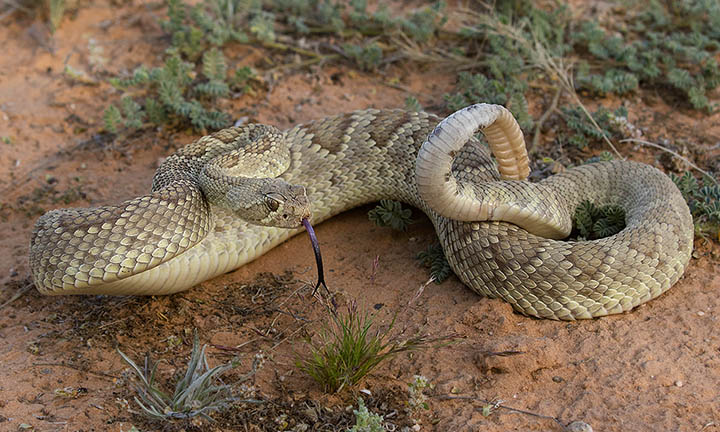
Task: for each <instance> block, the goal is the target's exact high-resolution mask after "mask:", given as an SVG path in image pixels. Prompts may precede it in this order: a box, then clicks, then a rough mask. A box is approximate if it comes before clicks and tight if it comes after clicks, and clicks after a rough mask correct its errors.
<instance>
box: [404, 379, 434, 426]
mask: <svg viewBox="0 0 720 432" xmlns="http://www.w3.org/2000/svg"><path fill="white" fill-rule="evenodd" d="M428 386H429V383H428V379H427V378H425V377H424V376H422V375H415V376H414V377H413V380H412V382H410V384H408V402H407V404H408V406H407V412H408V414H409V415H410V418H412V420H413V423H415V424H419V423H420V421H419V420H418V419H417V417H418V414H419V413H420V412H421V411H426V410H428V409H430V406H429V405H428V403H427V400H428V397H427V395H425V393H424V391H425V389H426V388H427V387H428Z"/></svg>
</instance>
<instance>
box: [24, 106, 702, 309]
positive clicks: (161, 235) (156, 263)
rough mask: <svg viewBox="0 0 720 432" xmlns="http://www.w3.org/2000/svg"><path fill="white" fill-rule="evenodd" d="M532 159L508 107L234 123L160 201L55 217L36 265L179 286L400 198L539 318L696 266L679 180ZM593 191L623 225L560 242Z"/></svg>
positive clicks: (184, 167) (503, 294) (166, 290)
mask: <svg viewBox="0 0 720 432" xmlns="http://www.w3.org/2000/svg"><path fill="white" fill-rule="evenodd" d="M478 130H480V131H482V132H483V133H484V134H485V136H486V138H487V141H488V144H489V148H488V146H486V145H485V144H483V143H482V142H481V141H480V140H478V139H476V138H475V137H474V134H475V133H476V132H477V131H478ZM491 150H492V151H494V152H495V156H494V158H493V156H492V154H491ZM527 166H528V164H527V153H526V151H525V146H524V141H523V138H522V133H521V132H520V130H519V127H518V126H517V123H516V122H515V120H514V119H513V118H512V116H511V115H510V114H509V112H508V111H507V110H505V109H504V108H502V107H500V106H496V105H486V104H478V105H473V106H470V107H467V108H465V109H463V110H461V111H458V112H456V113H455V114H453V115H451V116H450V117H448V118H446V119H444V120H442V119H440V118H438V117H436V116H434V115H431V114H428V113H423V112H408V111H403V110H375V109H369V110H364V111H356V112H352V113H347V114H340V115H335V116H332V117H328V118H325V119H322V120H317V121H314V122H311V123H308V124H305V125H298V126H296V127H293V128H291V129H289V130H287V131H284V132H281V131H279V130H277V129H275V128H273V127H271V126H263V125H245V126H241V127H236V128H229V129H224V130H221V131H219V132H216V133H214V134H211V135H208V136H205V137H203V138H200V139H199V140H197V141H195V142H194V143H192V144H189V145H187V146H186V147H184V148H182V149H181V150H179V151H178V152H176V153H175V154H174V155H172V156H170V157H168V158H167V160H166V161H165V162H164V163H163V164H161V166H160V167H159V168H158V170H157V173H156V174H155V177H154V178H153V186H152V191H151V193H150V194H148V195H145V196H142V197H139V198H135V199H132V200H129V201H125V202H123V203H121V204H119V205H111V206H105V207H96V208H78V209H63V210H53V211H50V212H48V213H46V214H45V215H43V216H42V217H41V218H40V219H39V220H38V221H37V223H36V225H35V228H34V230H33V235H32V240H31V245H30V267H31V270H32V274H33V277H34V279H35V283H36V286H37V288H38V290H39V291H40V292H42V293H44V294H51V295H57V294H121V295H125V294H145V295H147V294H153V295H155V294H170V293H174V292H178V291H183V290H186V289H188V288H190V287H192V286H194V285H196V284H198V283H200V282H202V281H204V280H207V279H209V278H212V277H214V276H216V275H219V274H222V273H225V272H228V271H230V270H232V269H235V268H237V267H239V266H241V265H243V264H244V263H247V262H249V261H251V260H253V259H255V258H257V257H259V256H260V255H262V254H263V253H265V252H266V251H268V250H270V249H271V248H273V247H274V246H276V245H278V244H279V243H281V242H283V241H284V240H286V239H288V238H289V237H291V236H292V235H295V234H297V233H298V232H300V231H301V229H300V228H299V226H300V223H299V221H300V219H301V218H303V217H309V216H311V217H312V221H313V223H316V224H317V223H320V222H322V221H323V220H325V219H328V218H330V217H332V216H334V215H336V214H338V213H340V212H343V211H345V210H347V209H350V208H352V207H356V206H358V205H362V204H365V203H369V202H374V201H378V200H380V199H393V200H398V201H402V202H405V203H408V204H410V205H413V206H415V207H417V208H419V209H421V210H422V211H423V212H425V213H426V214H427V215H428V217H429V218H430V220H431V221H432V223H433V224H434V226H435V229H436V232H437V235H438V237H439V239H440V242H441V244H442V247H443V250H444V252H445V255H446V257H447V259H448V262H449V263H450V265H451V267H452V268H453V270H454V271H455V273H456V274H457V275H458V277H459V278H460V279H461V280H462V281H463V282H464V283H465V284H466V285H467V286H468V287H470V288H471V289H472V290H474V291H475V292H477V293H480V294H482V295H485V296H489V297H493V298H495V297H499V298H502V299H504V300H506V301H507V302H509V303H511V304H512V306H513V307H514V308H515V310H517V311H519V312H521V313H523V314H526V315H530V316H535V317H541V318H551V319H562V320H572V319H581V318H592V317H596V316H602V315H607V314H613V313H619V312H623V311H628V310H630V309H632V308H633V307H635V306H637V305H639V304H641V303H644V302H646V301H648V300H650V299H652V298H655V297H657V296H658V295H660V294H661V293H663V292H665V291H666V290H667V289H668V288H670V286H671V285H672V284H673V283H675V282H676V281H677V280H678V279H679V278H680V276H681V275H682V274H683V272H684V270H685V267H686V266H687V263H688V261H689V258H690V254H691V251H692V245H693V224H692V217H691V215H690V212H689V210H688V208H687V205H686V203H685V201H684V200H683V197H682V195H681V194H680V192H679V191H678V189H677V188H676V187H675V185H674V184H673V182H672V181H671V180H670V179H669V178H668V177H667V176H666V175H665V174H663V173H662V172H660V171H659V170H657V169H655V168H653V167H651V166H649V165H645V164H641V163H636V162H629V161H612V162H601V163H595V164H588V165H583V166H579V167H576V168H572V169H569V170H567V171H565V172H564V173H561V174H557V175H554V176H551V177H549V178H547V179H545V180H543V181H541V182H538V183H530V182H527V181H523V180H524V179H525V178H526V177H527V174H528V169H527ZM582 200H590V201H592V202H595V203H596V204H599V205H602V204H608V203H611V204H616V205H620V206H621V207H623V208H624V209H625V214H626V227H625V229H623V230H622V231H621V232H619V233H618V234H616V235H613V236H611V237H607V238H603V239H599V240H593V241H564V240H562V237H564V236H567V234H568V233H569V230H570V227H571V223H572V222H571V215H572V214H573V212H574V209H575V207H576V206H577V205H578V204H579V203H580V202H581V201H582ZM273 224H275V225H278V226H268V225H273Z"/></svg>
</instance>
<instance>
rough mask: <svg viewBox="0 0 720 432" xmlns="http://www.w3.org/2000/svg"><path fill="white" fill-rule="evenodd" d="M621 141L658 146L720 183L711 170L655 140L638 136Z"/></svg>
mask: <svg viewBox="0 0 720 432" xmlns="http://www.w3.org/2000/svg"><path fill="white" fill-rule="evenodd" d="M620 142H634V143H637V144H641V145H644V146H648V147H652V148H656V149H659V150H662V151H664V152H666V153H670V154H671V155H673V156H675V157H676V158H678V159H680V160H682V161H683V162H685V163H686V164H688V165H690V166H691V167H692V168H693V169H696V170H698V171H699V172H701V173H702V174H703V175H705V176H707V177H708V178H710V179H711V180H712V181H713V182H715V184H718V181H717V180H716V179H715V177H714V176H713V175H712V174H710V173H709V172H707V171H705V170H703V169H701V168H700V167H698V166H697V165H695V164H694V163H692V161H691V160H690V159H688V158H686V157H685V156H683V155H681V154H679V153H677V152H675V151H673V150H670V149H669V148H666V147H663V146H661V145H660V144H655V143H654V142H650V141H645V140H642V139H638V138H625V139H621V140H620Z"/></svg>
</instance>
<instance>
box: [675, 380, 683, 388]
mask: <svg viewBox="0 0 720 432" xmlns="http://www.w3.org/2000/svg"><path fill="white" fill-rule="evenodd" d="M682 386H683V382H682V381H680V380H677V381H675V387H682Z"/></svg>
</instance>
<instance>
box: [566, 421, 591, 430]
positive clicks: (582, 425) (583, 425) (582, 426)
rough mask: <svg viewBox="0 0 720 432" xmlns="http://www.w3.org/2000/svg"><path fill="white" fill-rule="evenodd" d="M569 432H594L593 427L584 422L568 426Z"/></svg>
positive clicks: (575, 422)
mask: <svg viewBox="0 0 720 432" xmlns="http://www.w3.org/2000/svg"><path fill="white" fill-rule="evenodd" d="M567 430H568V432H593V428H592V426H590V425H589V424H587V423H585V422H582V421H574V422H572V423H570V424H569V425H567Z"/></svg>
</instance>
